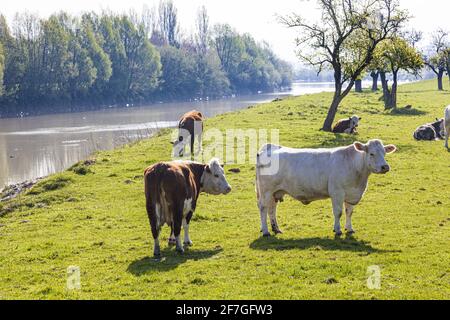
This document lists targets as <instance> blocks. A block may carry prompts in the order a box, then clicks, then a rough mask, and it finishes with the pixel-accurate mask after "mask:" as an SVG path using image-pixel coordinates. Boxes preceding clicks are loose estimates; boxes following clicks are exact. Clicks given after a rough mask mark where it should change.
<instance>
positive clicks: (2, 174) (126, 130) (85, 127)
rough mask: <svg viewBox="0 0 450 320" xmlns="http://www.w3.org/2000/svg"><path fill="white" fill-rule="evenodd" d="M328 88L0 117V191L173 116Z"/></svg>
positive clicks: (170, 122) (167, 123)
mask: <svg viewBox="0 0 450 320" xmlns="http://www.w3.org/2000/svg"><path fill="white" fill-rule="evenodd" d="M333 88H334V86H333V84H332V83H294V84H293V87H292V91H290V92H282V93H270V94H259V95H251V96H237V97H233V98H229V99H222V100H212V101H193V102H176V103H161V104H154V105H149V106H145V107H138V108H121V109H109V110H101V111H94V112H82V113H66V114H53V115H46V116H38V117H27V118H13V119H0V189H2V188H3V187H4V186H6V185H9V184H14V183H18V182H22V181H25V180H32V179H35V178H39V177H44V176H47V175H49V174H52V173H56V172H60V171H63V170H65V169H67V168H68V167H70V166H72V165H73V164H75V163H77V162H78V161H80V160H83V159H86V158H88V157H89V155H91V154H92V153H94V152H95V151H97V150H108V149H114V148H116V147H118V146H121V145H123V144H125V143H129V142H132V141H135V140H139V139H144V138H147V137H149V136H150V135H152V134H154V132H155V131H156V130H158V129H159V128H167V127H175V126H176V125H177V120H178V119H179V117H180V116H181V115H183V114H184V113H185V112H187V111H190V110H193V109H196V110H199V111H201V112H203V113H204V115H205V116H206V117H212V116H215V115H218V114H221V113H225V112H229V111H233V110H238V109H242V108H245V107H248V106H250V105H254V104H257V103H264V102H268V101H272V100H274V99H276V98H282V97H285V96H289V95H302V94H308V93H317V92H322V91H332V90H333Z"/></svg>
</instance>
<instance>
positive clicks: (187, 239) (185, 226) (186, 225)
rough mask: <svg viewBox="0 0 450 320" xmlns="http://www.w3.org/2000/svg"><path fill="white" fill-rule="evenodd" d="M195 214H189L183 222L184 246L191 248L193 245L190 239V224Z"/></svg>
mask: <svg viewBox="0 0 450 320" xmlns="http://www.w3.org/2000/svg"><path fill="white" fill-rule="evenodd" d="M192 215H193V212H192V211H191V212H189V213H188V215H187V217H186V219H184V220H183V229H184V245H185V246H187V247H191V246H192V245H193V243H192V241H191V238H190V237H189V224H190V222H191V219H192Z"/></svg>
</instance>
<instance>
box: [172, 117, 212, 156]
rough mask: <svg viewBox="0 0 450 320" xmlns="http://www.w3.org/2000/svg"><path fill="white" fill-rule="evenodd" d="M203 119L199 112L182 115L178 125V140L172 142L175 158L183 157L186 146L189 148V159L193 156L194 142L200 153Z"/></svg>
mask: <svg viewBox="0 0 450 320" xmlns="http://www.w3.org/2000/svg"><path fill="white" fill-rule="evenodd" d="M204 120H205V118H204V117H203V114H202V113H201V112H199V111H195V110H194V111H189V112H188V113H186V114H185V115H183V116H182V117H181V119H180V122H179V124H178V139H177V140H176V141H175V142H172V144H173V146H174V155H175V157H178V156H179V157H183V156H184V151H185V148H186V144H188V143H190V146H191V159H192V158H193V156H194V145H195V140H196V139H197V141H198V150H197V152H198V153H200V151H201V148H202V135H203V121H204Z"/></svg>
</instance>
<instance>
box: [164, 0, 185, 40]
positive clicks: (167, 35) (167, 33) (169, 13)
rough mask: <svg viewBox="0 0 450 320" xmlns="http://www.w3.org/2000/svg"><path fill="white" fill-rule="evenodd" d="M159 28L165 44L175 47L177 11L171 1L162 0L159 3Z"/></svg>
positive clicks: (177, 30) (177, 27)
mask: <svg viewBox="0 0 450 320" xmlns="http://www.w3.org/2000/svg"><path fill="white" fill-rule="evenodd" d="M159 28H160V32H161V35H162V37H163V38H164V39H165V40H166V42H167V44H169V45H171V46H174V47H177V46H178V41H177V37H178V34H179V31H180V30H179V26H178V10H177V8H176V7H175V5H174V4H173V1H172V0H162V1H161V2H160V3H159Z"/></svg>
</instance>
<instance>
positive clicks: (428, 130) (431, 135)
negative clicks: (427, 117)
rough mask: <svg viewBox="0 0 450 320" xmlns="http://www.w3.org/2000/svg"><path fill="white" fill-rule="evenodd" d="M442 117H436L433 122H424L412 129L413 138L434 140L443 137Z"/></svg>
mask: <svg viewBox="0 0 450 320" xmlns="http://www.w3.org/2000/svg"><path fill="white" fill-rule="evenodd" d="M444 136H445V130H444V119H440V120H439V119H436V121H435V122H433V123H427V124H424V125H422V126H420V127H418V128H417V129H416V131H414V139H416V140H418V141H435V140H440V139H444Z"/></svg>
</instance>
